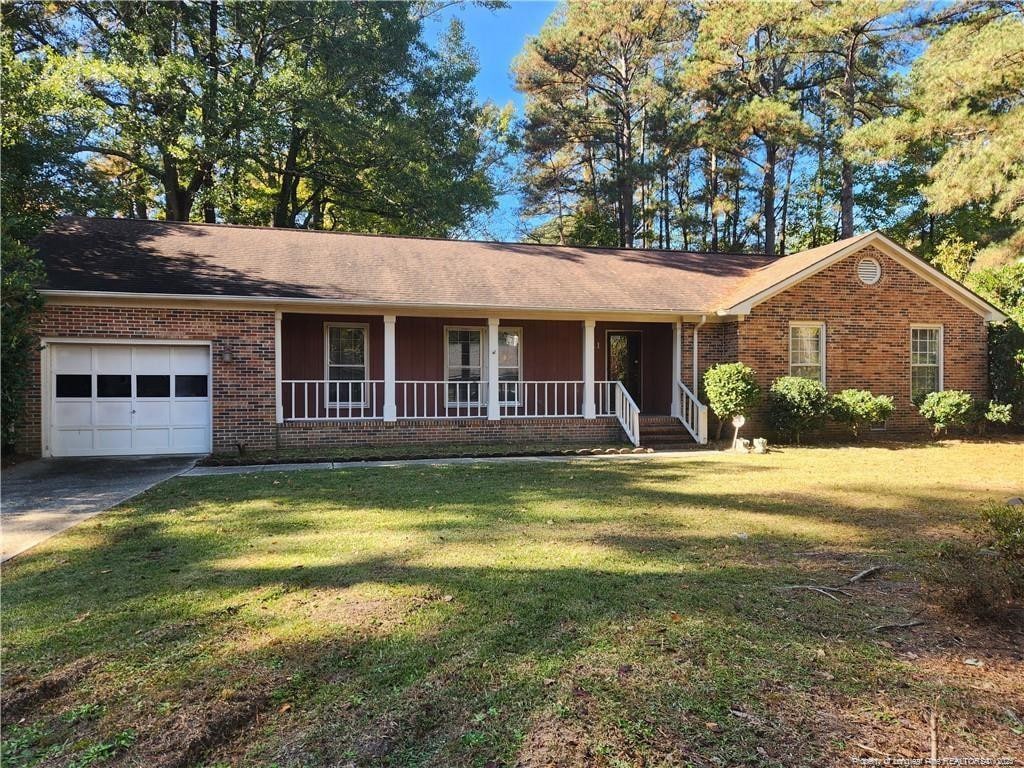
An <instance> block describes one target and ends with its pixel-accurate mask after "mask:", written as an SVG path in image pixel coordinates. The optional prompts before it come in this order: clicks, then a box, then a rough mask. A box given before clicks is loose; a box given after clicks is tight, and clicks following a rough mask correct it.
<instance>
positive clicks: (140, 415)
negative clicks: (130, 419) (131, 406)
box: [135, 402, 171, 427]
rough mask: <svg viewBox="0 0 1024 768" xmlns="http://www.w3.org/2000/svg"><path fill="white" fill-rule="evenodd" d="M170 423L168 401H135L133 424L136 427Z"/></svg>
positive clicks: (167, 424) (163, 425)
mask: <svg viewBox="0 0 1024 768" xmlns="http://www.w3.org/2000/svg"><path fill="white" fill-rule="evenodd" d="M170 424H171V404H170V402H163V403H159V402H158V403H153V402H145V403H143V402H136V403H135V426H137V427H166V426H170Z"/></svg>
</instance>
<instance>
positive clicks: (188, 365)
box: [171, 347, 210, 373]
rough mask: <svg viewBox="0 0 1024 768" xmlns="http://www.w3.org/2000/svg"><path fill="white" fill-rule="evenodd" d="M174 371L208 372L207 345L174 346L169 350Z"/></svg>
mask: <svg viewBox="0 0 1024 768" xmlns="http://www.w3.org/2000/svg"><path fill="white" fill-rule="evenodd" d="M171 364H172V365H173V366H174V372H175V373H209V372H210V350H209V349H208V348H207V347H175V348H174V349H173V350H172V352H171Z"/></svg>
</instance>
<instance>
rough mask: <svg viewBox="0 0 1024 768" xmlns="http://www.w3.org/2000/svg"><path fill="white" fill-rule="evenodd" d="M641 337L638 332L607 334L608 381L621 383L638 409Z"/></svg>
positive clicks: (640, 398) (639, 399)
mask: <svg viewBox="0 0 1024 768" xmlns="http://www.w3.org/2000/svg"><path fill="white" fill-rule="evenodd" d="M642 340H643V335H642V334H641V333H640V331H609V332H608V345H607V348H608V362H607V366H608V379H609V380H610V381H621V382H622V384H623V386H624V387H625V388H626V391H627V392H629V395H630V397H632V398H633V401H634V402H635V403H636V405H637V407H638V408H641V409H642V408H643V402H642V397H641V386H642V383H643V382H642V371H641V367H640V354H641V346H642Z"/></svg>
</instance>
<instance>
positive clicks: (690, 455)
mask: <svg viewBox="0 0 1024 768" xmlns="http://www.w3.org/2000/svg"><path fill="white" fill-rule="evenodd" d="M717 453H718V452H717V451H713V450H702V451H696V450H686V451H659V452H656V453H611V454H604V453H602V454H596V455H590V456H586V455H584V456H489V457H488V456H481V457H478V458H456V459H387V460H382V461H326V462H319V463H315V464H314V463H310V464H252V465H249V466H244V467H195V468H194V469H190V470H188V471H187V472H183V473H182V474H183V476H185V477H209V476H212V475H248V474H252V473H254V472H296V471H301V470H309V469H320V470H324V469H357V468H359V467H366V468H368V469H372V468H374V467H409V466H417V465H419V466H429V467H443V466H448V465H450V464H504V463H507V462H514V463H524V462H525V463H534V464H536V463H563V462H568V461H651V460H654V459H681V458H687V459H695V460H700V459H701V458H707V457H709V456H714V455H716V454H717Z"/></svg>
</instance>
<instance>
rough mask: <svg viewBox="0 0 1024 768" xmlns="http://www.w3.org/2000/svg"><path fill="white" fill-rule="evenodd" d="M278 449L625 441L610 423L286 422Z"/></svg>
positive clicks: (601, 420)
mask: <svg viewBox="0 0 1024 768" xmlns="http://www.w3.org/2000/svg"><path fill="white" fill-rule="evenodd" d="M277 434H278V445H279V447H281V448H332V447H348V446H360V447H362V446H393V445H433V444H436V443H454V444H464V445H484V444H487V443H508V444H524V443H564V444H580V445H582V444H589V445H598V444H600V445H607V444H609V443H620V442H623V441H624V440H625V437H624V435H623V433H622V428H621V427H620V426H619V422H618V420H617V419H614V418H607V417H606V418H598V419H580V418H553V419H502V420H501V421H488V420H487V419H438V420H433V419H417V420H410V421H406V420H401V421H392V422H385V421H379V420H378V421H345V422H341V421H292V422H285V423H284V424H280V425H279V426H278V433H277Z"/></svg>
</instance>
